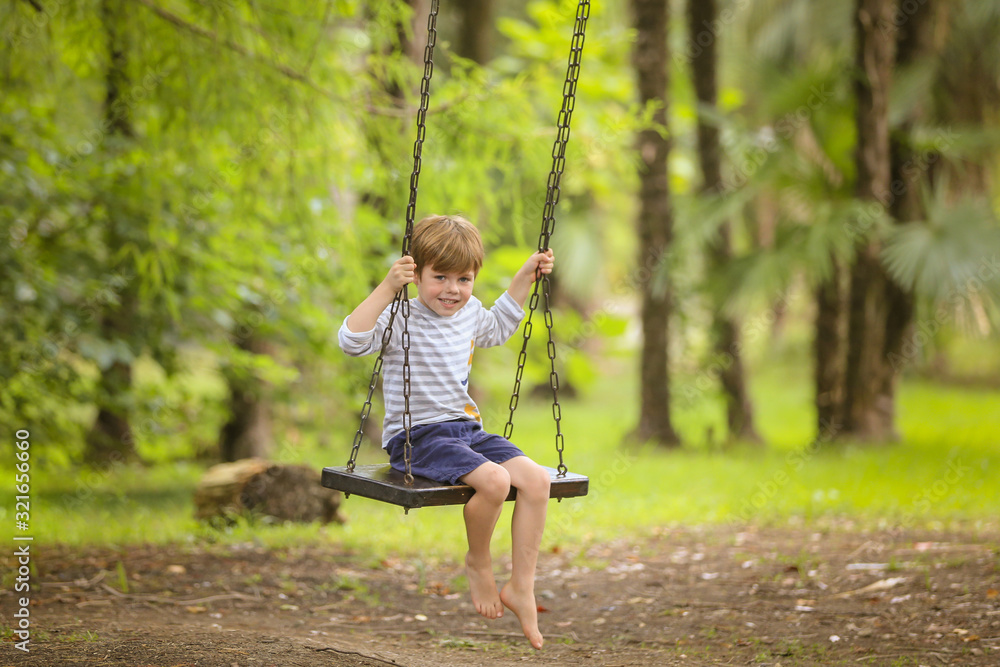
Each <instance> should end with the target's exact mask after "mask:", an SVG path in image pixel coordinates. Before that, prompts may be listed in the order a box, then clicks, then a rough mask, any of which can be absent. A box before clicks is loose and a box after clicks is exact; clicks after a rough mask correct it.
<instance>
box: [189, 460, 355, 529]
mask: <svg viewBox="0 0 1000 667" xmlns="http://www.w3.org/2000/svg"><path fill="white" fill-rule="evenodd" d="M340 501H341V494H340V492H339V491H332V490H330V489H326V488H324V487H323V486H322V484H320V473H319V471H318V470H316V469H315V468H311V467H309V466H304V465H282V464H278V463H271V462H268V461H265V460H263V459H242V460H240V461H236V462H234V463H220V464H219V465H215V466H212V467H211V468H209V469H208V471H207V472H206V473H205V475H204V476H203V477H202V478H201V480H200V481H199V482H198V487H197V488H196V489H195V492H194V507H195V518H197V519H199V520H202V521H210V522H214V521H218V520H219V519H222V521H223V522H228V521H231V520H232V518H233V517H235V516H239V515H246V514H257V515H264V516H269V517H272V518H275V519H278V520H281V521H300V522H307V521H322V522H323V523H329V522H331V521H336V522H337V523H344V518H343V517H342V516H341V515H340V513H339V509H340Z"/></svg>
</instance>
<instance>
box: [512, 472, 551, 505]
mask: <svg viewBox="0 0 1000 667" xmlns="http://www.w3.org/2000/svg"><path fill="white" fill-rule="evenodd" d="M527 477H528V479H527V483H526V484H525V485H524V488H523V489H518V492H519V493H524V494H526V495H528V496H531V497H533V498H544V499H548V497H549V487H550V486H552V479H551V478H550V477H549V471H548V470H546V469H545V468H543V467H542V466H539V465H536V466H535V468H534V470H532V471H531V474H530V475H528V476H527Z"/></svg>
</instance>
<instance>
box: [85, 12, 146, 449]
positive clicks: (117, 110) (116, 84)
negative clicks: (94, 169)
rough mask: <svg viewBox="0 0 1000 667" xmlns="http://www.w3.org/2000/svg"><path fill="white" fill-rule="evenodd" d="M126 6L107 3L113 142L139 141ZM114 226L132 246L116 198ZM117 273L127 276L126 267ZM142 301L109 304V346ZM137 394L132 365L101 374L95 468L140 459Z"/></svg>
mask: <svg viewBox="0 0 1000 667" xmlns="http://www.w3.org/2000/svg"><path fill="white" fill-rule="evenodd" d="M125 12H126V7H125V4H124V3H123V2H122V1H121V0H103V1H102V2H101V22H102V24H103V26H104V30H105V39H106V43H107V49H108V69H107V72H106V73H105V79H104V88H105V92H104V111H103V113H104V120H105V126H106V127H107V128H108V134H109V135H110V136H109V138H108V140H107V143H108V145H109V146H112V147H113V145H114V141H115V140H116V139H117V140H121V139H129V138H132V137H134V136H135V132H134V130H133V128H132V124H131V121H130V118H129V114H128V113H127V109H128V107H127V102H126V101H125V99H124V94H125V92H126V90H127V88H128V83H129V80H128V52H127V48H128V44H127V39H126V26H127V19H126V14H125ZM105 205H106V207H107V213H108V225H107V229H106V231H105V235H106V240H105V243H106V244H107V247H108V248H109V250H111V251H112V252H117V251H118V250H119V249H120V248H122V247H123V246H124V245H125V243H126V241H127V238H126V235H125V234H124V233H123V232H122V230H121V227H122V226H123V225H125V224H126V221H125V219H124V218H125V217H126V214H125V212H124V211H122V210H121V208H120V206H119V205H118V204H117V203H116V200H115V198H114V196H113V195H112V196H109V197H107V198H106V200H105ZM117 269H118V270H117V271H116V273H119V274H127V273H128V271H126V270H124V267H117ZM136 305H137V297H136V291H135V287H134V286H133V284H132V283H129V284H126V285H125V287H124V290H123V293H122V294H121V296H120V299H119V303H118V304H114V303H109V304H107V306H106V307H105V308H106V309H105V311H104V312H103V313H102V315H101V323H100V336H101V339H102V340H103V341H107V342H111V341H115V342H119V341H123V340H128V339H129V338H130V331H131V327H132V326H133V325H134V322H135V320H136V318H137V315H136ZM131 390H132V366H131V360H127V359H121V358H118V359H116V360H115V361H114V362H113V363H111V365H110V366H108V367H107V368H103V369H101V378H100V380H99V381H98V385H97V397H96V399H95V402H96V403H97V417H96V418H95V420H94V423H93V425H92V426H91V428H90V432H89V433H88V434H87V437H86V449H85V451H84V460H85V461H86V462H87V463H89V464H92V465H108V464H112V463H121V462H124V461H127V460H133V459H136V458H138V454H137V453H136V449H135V438H134V435H133V433H132V428H131V425H130V423H129V412H130V410H129V401H128V396H129V393H130V392H131Z"/></svg>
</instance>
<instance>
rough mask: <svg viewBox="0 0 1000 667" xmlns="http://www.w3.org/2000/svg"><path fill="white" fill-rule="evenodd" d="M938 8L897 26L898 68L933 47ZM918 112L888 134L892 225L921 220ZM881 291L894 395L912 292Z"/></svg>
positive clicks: (927, 7) (888, 390)
mask: <svg viewBox="0 0 1000 667" xmlns="http://www.w3.org/2000/svg"><path fill="white" fill-rule="evenodd" d="M940 11H941V5H940V3H936V2H934V0H926V2H925V3H924V4H922V5H921V6H920V7H918V8H917V10H916V11H915V12H914V13H913V14H912V15H911V16H910V17H909V20H908V21H906V22H905V23H904V24H903V25H902V26H901V27H900V28H899V31H898V33H897V34H896V67H897V68H898V69H903V68H908V67H912V66H913V65H916V64H917V63H918V62H919V61H920V60H921V59H923V58H925V57H927V56H929V55H932V54H933V53H934V51H935V47H934V37H933V32H934V27H935V25H937V23H938V22H937V21H936V20H935V19H936V15H937V13H938V12H940ZM924 114H925V110H924V109H923V108H921V107H920V106H919V105H918V106H917V107H915V108H914V109H913V110H912V111H911V113H910V115H909V116H908V117H907V118H905V119H904V120H903V122H902V123H900V125H899V127H897V128H896V129H895V130H894V131H893V132H892V133H891V135H890V137H889V146H890V159H891V162H892V185H891V187H890V190H889V192H888V193H887V194H886V196H887V197H889V198H891V201H892V204H891V206H890V211H891V212H892V217H893V219H894V221H895V223H896V224H898V225H905V224H908V223H910V222H915V221H918V220H923V219H924V218H925V214H926V211H925V210H924V201H923V196H922V195H923V192H924V187H923V186H924V185H925V184H927V183H929V181H930V177H931V173H930V172H929V171H928V170H929V168H930V167H929V166H928V168H927V169H921V170H914V169H913V165H915V164H919V163H920V162H919V160H918V159H917V154H916V152H915V151H914V150H913V148H912V133H913V128H914V126H915V125H916V124H917V123H919V122H920V121H921V120H922V117H923V116H924ZM886 296H887V298H888V300H889V319H888V322H887V323H886V338H885V356H886V359H888V360H889V362H890V364H889V365H890V367H891V369H892V372H891V373H889V374H887V375H886V377H885V379H884V382H885V386H884V387H883V393H884V394H888V395H895V391H896V386H895V385H896V377H897V376H898V374H899V372H900V371H901V370H902V369H903V367H904V366H905V364H906V362H907V361H910V360H906V359H904V358H903V355H902V350H903V346H904V344H905V343H906V337H907V335H908V333H909V331H910V329H911V325H912V324H913V315H914V309H915V306H914V295H913V293H912V292H910V291H908V290H904V289H902V288H901V287H899V286H898V285H896V284H895V283H893V282H890V283H889V285H888V290H887V295H886Z"/></svg>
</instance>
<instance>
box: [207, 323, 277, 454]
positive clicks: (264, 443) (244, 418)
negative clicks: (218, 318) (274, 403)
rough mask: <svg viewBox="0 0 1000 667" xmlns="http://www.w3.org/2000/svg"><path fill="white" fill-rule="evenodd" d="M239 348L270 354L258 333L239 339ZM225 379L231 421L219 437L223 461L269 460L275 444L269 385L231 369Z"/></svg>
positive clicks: (245, 373)
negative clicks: (268, 392) (256, 458)
mask: <svg viewBox="0 0 1000 667" xmlns="http://www.w3.org/2000/svg"><path fill="white" fill-rule="evenodd" d="M236 346H237V347H239V348H240V349H241V350H243V351H245V352H251V353H253V354H268V352H269V346H268V344H267V342H266V341H264V340H263V339H262V338H260V337H259V335H258V334H257V332H256V331H250V332H249V333H248V334H247V335H246V336H243V337H240V338H238V339H237V341H236ZM223 375H224V376H225V378H226V383H227V384H228V385H229V421H227V422H226V425H225V426H223V427H222V432H221V434H220V437H219V456H220V459H221V460H222V461H238V460H240V459H246V458H252V457H261V458H266V457H267V456H268V454H270V452H271V448H272V445H273V443H274V436H273V434H272V430H271V409H270V405H269V403H268V400H267V397H266V393H267V385H266V384H265V383H264V382H263V381H262V380H261V379H260V378H258V377H257V376H256V375H254V374H253V373H252V372H249V373H248V372H246V371H242V370H240V371H234V370H232V369H227V370H224V371H223Z"/></svg>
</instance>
